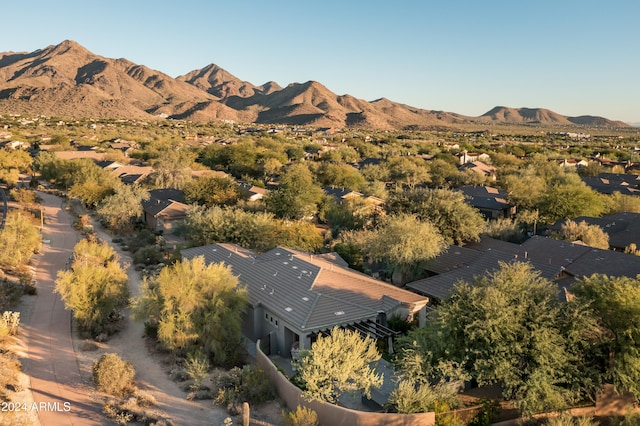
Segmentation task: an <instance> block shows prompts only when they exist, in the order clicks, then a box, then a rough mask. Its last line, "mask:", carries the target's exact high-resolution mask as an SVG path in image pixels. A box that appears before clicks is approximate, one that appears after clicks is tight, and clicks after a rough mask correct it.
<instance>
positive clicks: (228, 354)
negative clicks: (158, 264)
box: [135, 257, 248, 365]
mask: <svg viewBox="0 0 640 426" xmlns="http://www.w3.org/2000/svg"><path fill="white" fill-rule="evenodd" d="M247 303H248V299H247V292H246V290H245V289H244V288H242V287H240V286H239V284H238V279H237V278H236V277H235V276H234V275H233V274H232V273H231V269H230V268H229V267H228V266H225V265H224V264H209V265H207V264H206V263H205V261H204V258H202V257H196V258H194V259H191V260H189V259H183V260H182V261H180V262H177V263H175V264H173V265H172V266H170V267H165V268H163V269H162V270H161V271H160V274H159V275H158V276H157V277H156V278H153V279H151V280H150V281H145V283H144V287H143V291H142V296H141V297H140V299H138V301H137V302H136V309H135V312H136V316H137V317H138V318H141V319H145V320H148V321H149V322H150V324H152V325H154V326H156V327H157V331H158V333H157V337H158V341H159V342H160V343H161V344H162V345H163V346H164V347H166V348H167V349H169V350H171V351H176V352H178V353H187V352H188V351H189V350H190V349H195V348H200V349H201V350H203V351H204V352H205V354H206V355H207V356H209V357H210V358H211V359H212V360H213V362H214V364H217V365H234V364H237V363H238V362H239V361H240V359H239V357H240V354H241V351H240V348H242V334H241V328H242V314H243V312H244V311H245V309H246V307H247Z"/></svg>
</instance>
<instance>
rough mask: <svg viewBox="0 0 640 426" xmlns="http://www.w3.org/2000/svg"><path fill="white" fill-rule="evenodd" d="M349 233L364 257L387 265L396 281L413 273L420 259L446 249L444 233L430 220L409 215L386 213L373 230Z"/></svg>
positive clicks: (422, 259) (400, 281)
mask: <svg viewBox="0 0 640 426" xmlns="http://www.w3.org/2000/svg"><path fill="white" fill-rule="evenodd" d="M351 236H352V237H353V238H351V240H352V243H354V244H357V245H359V246H360V247H361V250H362V253H363V255H364V257H365V258H368V259H370V260H372V261H374V262H384V263H385V264H386V265H387V268H388V270H389V271H390V272H391V273H392V275H393V281H394V283H397V284H402V283H404V282H405V281H406V280H407V279H408V278H410V277H411V276H412V275H413V274H415V272H416V271H417V270H418V267H419V265H420V263H421V262H423V261H426V260H429V259H432V258H434V257H436V256H437V255H438V254H440V253H441V252H442V251H443V250H444V249H445V248H446V242H445V240H444V238H443V236H442V235H441V234H440V233H439V232H438V229H437V228H436V227H435V226H434V225H433V224H432V223H431V222H427V221H421V220H419V219H418V218H417V217H416V216H414V215H409V214H401V215H397V216H395V215H394V216H385V217H383V218H381V220H380V224H379V226H378V227H377V228H376V229H371V230H364V231H360V232H357V233H353V234H351ZM345 242H346V243H349V241H345Z"/></svg>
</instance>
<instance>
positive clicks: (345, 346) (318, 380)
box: [292, 327, 383, 403]
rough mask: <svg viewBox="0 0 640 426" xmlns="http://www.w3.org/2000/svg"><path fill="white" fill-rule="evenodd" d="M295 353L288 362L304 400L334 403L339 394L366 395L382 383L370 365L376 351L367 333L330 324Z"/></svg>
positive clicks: (381, 378) (374, 343) (380, 375)
mask: <svg viewBox="0 0 640 426" xmlns="http://www.w3.org/2000/svg"><path fill="white" fill-rule="evenodd" d="M299 355H300V356H299V358H297V359H294V360H293V362H292V364H293V365H294V366H295V368H296V369H297V371H298V376H297V378H298V379H299V381H300V382H301V384H302V386H303V389H304V392H303V397H304V398H306V399H308V400H315V399H317V400H320V401H326V402H330V403H335V402H337V400H338V398H339V397H340V395H342V394H343V393H345V392H357V391H360V392H362V394H363V395H365V396H368V397H370V396H371V390H372V389H376V388H379V387H380V386H382V381H383V377H382V374H378V373H376V372H375V370H374V369H372V367H371V363H373V362H377V361H378V360H380V354H379V353H378V349H377V348H376V342H375V340H373V339H372V338H370V337H369V336H367V337H365V338H363V337H362V336H361V335H360V333H358V332H355V331H350V330H344V329H341V328H338V327H334V328H333V329H332V330H331V333H330V334H329V335H328V336H319V337H318V340H317V341H316V342H314V343H313V345H311V349H309V350H306V351H301V352H300V354H299Z"/></svg>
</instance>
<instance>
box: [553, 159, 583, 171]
mask: <svg viewBox="0 0 640 426" xmlns="http://www.w3.org/2000/svg"><path fill="white" fill-rule="evenodd" d="M555 161H556V164H558V166H560V167H562V168H563V169H575V168H579V167H586V166H588V165H589V162H588V161H587V160H580V159H566V158H564V159H562V160H555Z"/></svg>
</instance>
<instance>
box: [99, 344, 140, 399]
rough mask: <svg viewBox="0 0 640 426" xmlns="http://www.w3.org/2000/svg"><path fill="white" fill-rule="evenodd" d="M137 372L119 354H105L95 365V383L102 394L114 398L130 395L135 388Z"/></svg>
mask: <svg viewBox="0 0 640 426" xmlns="http://www.w3.org/2000/svg"><path fill="white" fill-rule="evenodd" d="M134 375H135V370H134V369H133V365H132V364H131V363H130V362H126V361H123V360H122V359H121V358H120V357H119V356H118V355H117V354H114V353H110V354H104V355H102V356H101V357H100V359H99V360H97V361H96V362H95V363H94V364H93V381H94V382H95V384H96V386H97V388H98V390H99V391H101V392H105V393H108V394H110V395H114V396H121V395H125V394H127V393H129V392H130V391H131V389H132V387H133V377H134Z"/></svg>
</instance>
